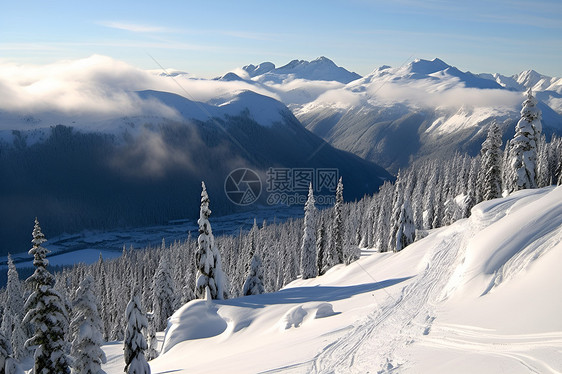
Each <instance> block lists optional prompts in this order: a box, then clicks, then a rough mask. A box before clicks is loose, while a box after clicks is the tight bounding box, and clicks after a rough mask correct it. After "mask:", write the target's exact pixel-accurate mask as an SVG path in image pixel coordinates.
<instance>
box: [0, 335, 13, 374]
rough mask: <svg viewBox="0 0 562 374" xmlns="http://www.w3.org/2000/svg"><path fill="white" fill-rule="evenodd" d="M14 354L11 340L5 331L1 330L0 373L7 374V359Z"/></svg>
mask: <svg viewBox="0 0 562 374" xmlns="http://www.w3.org/2000/svg"><path fill="white" fill-rule="evenodd" d="M11 355H12V347H11V345H10V341H9V340H8V339H6V336H5V335H4V333H3V332H2V331H1V330H0V374H5V373H6V371H5V367H6V361H7V360H8V358H9V357H10V356H11Z"/></svg>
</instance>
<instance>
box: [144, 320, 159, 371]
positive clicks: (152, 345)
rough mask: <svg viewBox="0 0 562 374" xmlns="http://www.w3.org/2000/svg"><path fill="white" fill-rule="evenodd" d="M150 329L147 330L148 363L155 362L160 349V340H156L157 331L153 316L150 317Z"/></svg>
mask: <svg viewBox="0 0 562 374" xmlns="http://www.w3.org/2000/svg"><path fill="white" fill-rule="evenodd" d="M147 317H148V318H147V319H148V329H147V334H146V335H147V338H146V340H147V342H146V343H147V345H148V348H147V352H146V358H147V360H148V361H150V360H154V359H155V358H156V357H158V351H157V347H158V339H156V329H155V328H154V316H153V315H152V316H151V315H148V316H147Z"/></svg>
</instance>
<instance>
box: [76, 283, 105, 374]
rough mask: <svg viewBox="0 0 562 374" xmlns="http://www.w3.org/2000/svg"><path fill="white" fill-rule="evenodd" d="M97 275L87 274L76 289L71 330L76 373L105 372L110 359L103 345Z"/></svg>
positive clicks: (100, 373)
mask: <svg viewBox="0 0 562 374" xmlns="http://www.w3.org/2000/svg"><path fill="white" fill-rule="evenodd" d="M93 288H94V278H92V276H91V275H87V276H86V277H85V278H84V279H83V280H82V282H80V286H79V287H78V289H77V290H76V295H75V298H74V300H73V303H72V307H73V309H72V314H73V318H72V321H71V322H70V331H71V334H72V336H73V340H72V347H71V351H70V352H71V355H72V357H73V358H74V362H73V364H72V369H73V373H76V374H78V373H80V374H103V373H105V372H104V371H103V370H102V369H101V364H104V363H105V362H106V358H105V353H104V352H103V350H102V349H101V346H102V344H103V337H102V332H101V330H102V322H101V319H100V316H99V313H98V306H97V300H96V297H95V296H94V292H93Z"/></svg>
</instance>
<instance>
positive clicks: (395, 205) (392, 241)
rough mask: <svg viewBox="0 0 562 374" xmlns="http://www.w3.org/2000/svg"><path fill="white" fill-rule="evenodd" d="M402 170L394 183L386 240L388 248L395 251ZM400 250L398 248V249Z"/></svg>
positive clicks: (400, 200) (402, 200)
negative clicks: (388, 230) (387, 238)
mask: <svg viewBox="0 0 562 374" xmlns="http://www.w3.org/2000/svg"><path fill="white" fill-rule="evenodd" d="M402 174H403V173H402V172H400V171H399V172H398V176H397V177H396V183H395V185H394V195H393V198H392V212H391V216H390V232H389V234H390V236H389V240H388V250H392V251H397V246H396V244H397V242H398V230H399V229H400V225H401V222H400V214H401V213H402V210H403V203H404V180H403V179H404V178H403V176H402ZM398 250H400V249H398Z"/></svg>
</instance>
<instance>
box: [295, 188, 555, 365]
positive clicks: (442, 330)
mask: <svg viewBox="0 0 562 374" xmlns="http://www.w3.org/2000/svg"><path fill="white" fill-rule="evenodd" d="M541 195H542V194H537V195H535V196H532V197H531V198H532V199H536V198H537V197H539V196H541ZM510 205H512V206H511V207H510V208H508V209H506V206H510ZM511 208H514V207H513V201H512V200H511V199H507V201H506V200H504V201H502V202H500V203H498V204H496V205H494V206H492V207H491V208H490V209H488V210H486V211H484V212H481V211H480V212H477V214H475V215H474V216H473V217H472V218H471V221H472V222H471V225H464V226H457V227H458V228H459V230H457V232H455V233H454V234H453V235H450V231H448V236H444V237H443V240H442V243H441V244H440V245H438V246H437V247H436V248H438V250H434V251H433V253H430V254H429V255H428V257H427V258H426V259H425V261H424V263H425V264H426V265H425V266H426V267H425V269H424V270H422V271H421V272H420V273H419V274H418V275H417V276H416V277H415V278H414V280H413V281H412V283H410V284H409V285H407V286H406V287H404V288H403V289H402V292H401V294H400V296H399V297H397V298H395V297H392V296H391V295H390V294H389V295H388V297H387V299H386V300H385V301H384V302H383V303H382V305H379V306H378V307H377V308H376V309H375V310H374V311H373V312H372V313H371V314H370V315H368V316H367V317H366V318H364V319H363V320H361V321H359V322H357V323H356V324H354V325H353V326H351V328H350V330H349V331H348V332H347V333H345V334H344V335H343V336H341V337H340V338H339V339H337V340H336V341H335V342H333V343H331V344H329V345H328V346H326V347H325V348H324V349H323V350H322V352H320V353H319V354H318V355H317V356H316V357H315V358H314V359H313V361H312V362H311V367H310V368H308V370H307V371H306V372H312V373H330V374H332V373H333V374H335V373H350V372H352V373H381V374H382V373H393V372H402V371H404V370H408V369H415V368H413V367H411V366H409V363H408V357H407V354H405V353H402V350H405V349H407V347H408V346H409V345H411V344H412V343H414V342H418V343H421V344H423V345H424V346H431V347H434V348H435V347H440V348H449V349H455V350H462V351H464V352H473V353H481V354H492V355H495V356H503V357H506V358H511V359H513V360H515V361H517V362H518V363H519V364H521V365H523V366H524V367H525V368H526V370H529V372H532V373H561V371H558V370H560V368H557V369H555V368H553V367H552V366H551V364H549V363H547V362H546V361H543V360H541V359H540V358H538V357H540V356H541V355H540V353H541V352H543V353H544V352H546V351H550V352H551V353H552V352H553V351H556V348H554V347H562V332H558V333H546V334H528V335H525V334H520V335H499V334H493V332H488V331H484V329H481V328H478V327H470V326H444V325H438V326H436V327H434V326H433V321H434V319H435V315H436V313H435V312H434V311H435V310H436V308H437V307H438V306H439V304H440V303H441V302H443V301H445V300H446V299H447V298H448V296H449V295H451V294H452V291H453V290H454V288H455V287H456V285H455V283H454V282H452V283H453V286H452V287H453V288H451V286H450V282H451V279H452V277H453V276H454V274H455V271H458V270H457V269H461V268H462V265H463V263H464V261H465V255H466V249H467V244H468V242H469V241H470V239H471V238H472V237H473V236H474V235H475V233H476V232H478V231H479V230H481V229H482V228H484V227H487V226H489V225H491V224H492V223H494V222H496V221H498V220H499V219H501V218H503V217H505V216H506V215H507V214H509V212H510V210H511ZM460 224H461V225H462V223H460ZM453 227H454V226H453ZM461 227H463V228H466V227H470V228H471V229H470V230H466V229H465V230H464V231H463V230H462V229H461ZM436 235H440V233H436ZM554 236H556V239H557V241H560V240H562V233H560V231H559V232H557V233H554V234H551V235H548V237H544V238H541V239H539V240H538V241H537V245H536V246H530V248H528V250H527V251H522V252H521V253H518V254H516V255H515V256H513V258H511V259H510V260H509V261H508V263H506V264H504V265H503V266H502V267H501V268H500V269H498V270H499V271H498V273H496V274H495V275H494V277H493V279H494V280H495V282H494V283H495V284H499V283H501V282H502V281H504V280H507V279H508V278H511V276H512V275H513V274H515V273H517V272H519V271H520V270H521V269H523V268H525V267H526V266H527V265H528V264H529V262H531V261H533V260H534V259H536V258H537V257H539V256H540V255H541V254H543V253H544V252H545V251H546V250H548V248H551V247H552V239H553V237H554ZM545 243H547V244H545ZM548 243H549V244H548ZM430 332H431V335H430ZM530 351H532V352H533V353H537V354H536V355H535V354H533V356H530V355H529V352H530ZM561 352H562V351H561V350H560V349H559V350H558V353H559V354H560V353H561ZM547 356H548V355H547Z"/></svg>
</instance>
